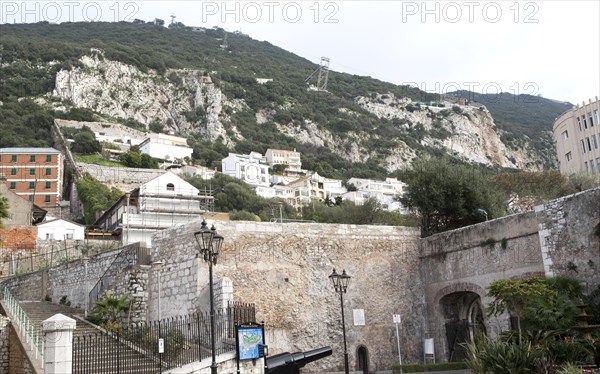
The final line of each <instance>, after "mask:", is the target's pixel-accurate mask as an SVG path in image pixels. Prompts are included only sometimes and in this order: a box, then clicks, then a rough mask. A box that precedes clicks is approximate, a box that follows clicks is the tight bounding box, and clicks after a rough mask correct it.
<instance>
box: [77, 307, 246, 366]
mask: <svg viewBox="0 0 600 374" xmlns="http://www.w3.org/2000/svg"><path fill="white" fill-rule="evenodd" d="M235 316H243V318H245V319H248V321H254V319H255V307H254V305H253V304H239V303H236V304H230V306H229V307H228V308H225V309H223V310H219V311H216V312H215V350H216V354H217V355H220V354H223V353H227V352H232V351H234V350H235V322H234V321H235V320H234V317H235ZM159 339H162V340H163V347H164V351H163V353H159ZM210 343H211V342H210V315H209V313H195V314H192V315H188V316H181V317H173V318H167V319H163V320H161V321H153V322H148V323H146V322H142V323H135V324H129V325H125V324H121V325H113V326H112V327H108V331H107V332H98V333H94V334H89V335H79V336H74V337H73V373H74V374H79V373H99V372H102V373H122V372H133V373H159V372H162V371H164V370H168V369H171V368H175V367H180V366H183V365H186V364H189V363H191V362H195V361H201V360H203V359H205V358H208V357H211V350H210V346H211V344H210Z"/></svg>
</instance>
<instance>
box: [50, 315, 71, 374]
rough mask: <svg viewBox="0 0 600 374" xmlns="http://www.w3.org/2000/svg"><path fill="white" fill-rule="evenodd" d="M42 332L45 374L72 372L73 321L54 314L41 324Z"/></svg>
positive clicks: (68, 373)
mask: <svg viewBox="0 0 600 374" xmlns="http://www.w3.org/2000/svg"><path fill="white" fill-rule="evenodd" d="M42 329H43V331H44V339H45V344H46V345H45V348H44V358H43V359H44V372H45V374H71V373H72V372H73V330H75V320H74V319H72V318H69V317H67V316H65V315H63V314H60V313H59V314H55V315H53V316H52V317H50V318H48V319H47V320H45V321H43V322H42Z"/></svg>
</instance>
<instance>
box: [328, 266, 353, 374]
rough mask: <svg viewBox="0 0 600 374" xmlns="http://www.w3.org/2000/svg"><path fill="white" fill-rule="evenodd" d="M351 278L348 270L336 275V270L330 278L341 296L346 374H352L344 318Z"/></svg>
mask: <svg viewBox="0 0 600 374" xmlns="http://www.w3.org/2000/svg"><path fill="white" fill-rule="evenodd" d="M350 278H351V277H350V276H349V275H348V274H346V270H342V274H338V273H336V271H335V269H333V272H332V273H331V275H330V276H329V279H331V282H332V283H333V288H334V289H335V292H338V293H339V294H340V303H341V305H342V332H343V335H344V370H345V373H346V374H349V373H350V369H349V368H348V348H347V346H346V320H345V318H344V294H345V293H346V290H347V289H348V283H349V282H350Z"/></svg>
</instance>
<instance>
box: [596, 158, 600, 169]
mask: <svg viewBox="0 0 600 374" xmlns="http://www.w3.org/2000/svg"><path fill="white" fill-rule="evenodd" d="M596 166H597V167H598V173H600V157H598V158H597V159H596Z"/></svg>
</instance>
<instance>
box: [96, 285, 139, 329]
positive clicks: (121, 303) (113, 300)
mask: <svg viewBox="0 0 600 374" xmlns="http://www.w3.org/2000/svg"><path fill="white" fill-rule="evenodd" d="M130 307H131V303H130V302H129V300H127V295H123V296H121V297H112V296H111V295H110V293H109V292H108V291H106V292H105V293H104V298H103V299H102V300H98V301H96V306H95V307H94V310H93V312H92V314H93V315H95V316H97V317H100V318H102V319H103V320H104V321H105V323H106V324H107V325H109V326H114V325H116V324H117V323H118V318H119V315H121V313H126V312H128V311H129V308H130Z"/></svg>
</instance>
